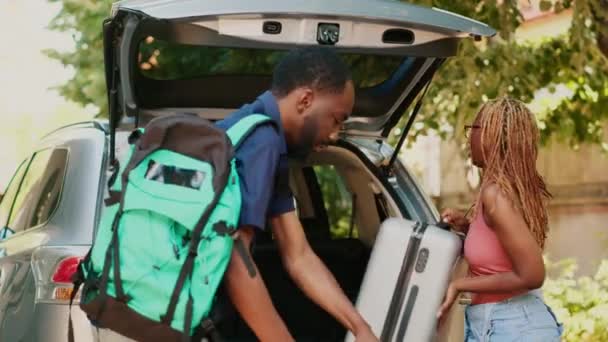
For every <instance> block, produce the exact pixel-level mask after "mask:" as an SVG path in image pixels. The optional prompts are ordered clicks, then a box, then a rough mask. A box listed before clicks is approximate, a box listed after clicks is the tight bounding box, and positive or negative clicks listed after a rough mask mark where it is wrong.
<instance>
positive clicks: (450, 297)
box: [437, 282, 460, 322]
mask: <svg viewBox="0 0 608 342" xmlns="http://www.w3.org/2000/svg"><path fill="white" fill-rule="evenodd" d="M459 293H460V291H458V289H457V288H456V285H455V284H454V282H451V283H450V285H449V286H448V290H447V291H446V293H445V297H444V299H443V303H442V304H441V306H440V307H439V310H438V311H437V319H438V320H439V322H442V321H443V319H444V318H445V316H446V315H447V313H448V311H450V308H451V307H452V305H453V304H454V302H455V301H456V298H457V297H458V294H459Z"/></svg>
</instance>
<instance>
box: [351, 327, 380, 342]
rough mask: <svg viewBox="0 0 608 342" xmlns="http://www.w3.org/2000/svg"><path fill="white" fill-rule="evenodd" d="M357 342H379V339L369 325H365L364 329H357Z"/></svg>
mask: <svg viewBox="0 0 608 342" xmlns="http://www.w3.org/2000/svg"><path fill="white" fill-rule="evenodd" d="M355 342H378V338H377V337H376V336H375V335H374V333H373V332H372V329H371V328H370V327H369V325H367V324H365V326H364V327H362V328H359V329H357V334H356V335H355Z"/></svg>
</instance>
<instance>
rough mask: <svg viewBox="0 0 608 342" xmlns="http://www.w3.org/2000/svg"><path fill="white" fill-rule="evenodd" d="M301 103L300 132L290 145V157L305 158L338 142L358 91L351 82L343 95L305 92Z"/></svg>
mask: <svg viewBox="0 0 608 342" xmlns="http://www.w3.org/2000/svg"><path fill="white" fill-rule="evenodd" d="M302 94H303V95H302V96H300V97H299V98H298V101H297V104H296V106H297V112H298V113H299V115H298V120H297V131H296V132H294V134H293V141H291V142H290V144H289V150H290V154H291V155H293V156H294V157H299V158H305V157H306V156H307V155H308V154H309V153H310V152H311V151H312V150H319V149H322V148H323V147H325V146H327V145H329V144H331V143H333V142H335V141H336V140H337V139H338V133H339V131H340V129H341V128H342V125H343V124H344V121H346V119H348V116H349V115H350V113H351V112H352V110H353V106H354V103H355V88H354V86H353V83H352V82H351V81H349V82H347V83H346V85H345V86H344V89H343V91H341V92H329V91H325V92H322V91H315V90H312V89H304V90H302Z"/></svg>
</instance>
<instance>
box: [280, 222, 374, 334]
mask: <svg viewBox="0 0 608 342" xmlns="http://www.w3.org/2000/svg"><path fill="white" fill-rule="evenodd" d="M270 222H271V224H272V228H273V232H274V236H275V238H276V241H277V244H278V246H279V250H280V252H281V256H282V259H283V265H284V266H285V269H286V270H287V272H288V273H289V275H290V276H291V278H292V279H293V280H294V282H295V283H296V284H297V285H298V287H300V289H302V291H303V292H304V293H305V294H306V295H307V296H308V297H309V298H310V299H312V300H313V301H314V302H315V303H317V305H319V306H320V307H322V308H323V309H324V310H325V311H327V312H328V313H330V314H331V315H332V316H334V317H335V318H336V319H337V320H338V321H340V322H341V323H342V324H343V325H344V326H345V327H346V328H347V329H348V330H350V331H351V332H352V333H353V334H354V335H355V336H356V337H357V341H377V339H376V338H375V337H374V336H373V333H372V332H371V329H370V327H369V325H368V324H367V322H365V320H364V319H363V317H361V315H360V314H359V313H358V312H357V310H356V309H355V307H354V306H353V305H352V303H351V302H350V300H349V299H348V297H346V295H345V294H344V292H343V291H342V289H341V288H340V285H339V284H338V282H337V281H336V279H335V278H334V276H333V275H332V274H331V272H330V271H329V270H328V269H327V267H326V266H325V265H324V264H323V262H322V261H321V260H320V259H319V257H318V256H317V255H316V254H315V253H314V251H313V250H312V249H311V247H310V245H309V244H308V241H307V240H306V236H305V235H304V229H303V228H302V225H301V224H300V220H299V219H298V217H297V216H296V214H295V212H294V211H291V212H288V213H285V214H282V215H279V216H276V217H274V218H271V219H270Z"/></svg>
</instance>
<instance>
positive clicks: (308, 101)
mask: <svg viewBox="0 0 608 342" xmlns="http://www.w3.org/2000/svg"><path fill="white" fill-rule="evenodd" d="M296 92H297V93H296V109H297V110H298V114H302V113H304V112H305V111H306V110H307V109H308V108H310V106H312V100H313V99H314V92H313V91H312V89H311V88H309V87H302V88H299V89H298V90H296Z"/></svg>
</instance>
